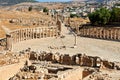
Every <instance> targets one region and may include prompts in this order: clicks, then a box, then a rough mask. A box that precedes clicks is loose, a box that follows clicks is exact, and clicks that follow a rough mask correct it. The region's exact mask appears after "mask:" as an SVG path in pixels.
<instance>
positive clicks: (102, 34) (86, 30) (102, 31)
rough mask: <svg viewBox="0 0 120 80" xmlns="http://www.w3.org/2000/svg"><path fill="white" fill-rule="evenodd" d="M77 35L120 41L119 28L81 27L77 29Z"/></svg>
mask: <svg viewBox="0 0 120 80" xmlns="http://www.w3.org/2000/svg"><path fill="white" fill-rule="evenodd" d="M78 35H80V36H83V37H90V38H98V39H107V40H118V41H120V28H105V27H83V28H82V29H80V30H79V33H78Z"/></svg>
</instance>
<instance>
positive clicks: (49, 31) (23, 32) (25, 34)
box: [11, 27, 57, 43]
mask: <svg viewBox="0 0 120 80" xmlns="http://www.w3.org/2000/svg"><path fill="white" fill-rule="evenodd" d="M54 36H57V29H56V28H48V27H46V28H26V29H20V30H16V31H13V32H11V37H12V39H13V43H16V42H20V41H24V40H30V39H40V38H46V37H54Z"/></svg>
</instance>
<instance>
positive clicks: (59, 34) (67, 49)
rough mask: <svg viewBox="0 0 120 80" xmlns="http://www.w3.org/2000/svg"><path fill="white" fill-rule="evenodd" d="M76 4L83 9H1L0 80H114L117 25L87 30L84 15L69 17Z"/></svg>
mask: <svg viewBox="0 0 120 80" xmlns="http://www.w3.org/2000/svg"><path fill="white" fill-rule="evenodd" d="M79 4H81V7H83V6H85V4H84V3H75V2H73V3H72V2H71V3H64V4H63V3H21V4H17V5H14V6H7V7H1V11H0V80H119V79H120V28H119V26H117V27H114V28H109V29H108V28H101V27H97V28H96V27H88V26H87V25H89V24H88V23H89V22H90V21H89V19H88V18H87V17H85V16H84V15H83V16H82V14H81V16H82V17H79V16H77V17H75V18H70V16H71V15H70V13H69V11H68V9H71V7H73V8H77V7H80V6H79ZM46 8H48V9H49V10H48V12H44V9H46ZM77 9H78V8H77ZM71 10H74V9H71ZM90 10H91V9H90ZM45 11H47V10H45ZM73 13H74V12H73ZM78 17H79V18H78Z"/></svg>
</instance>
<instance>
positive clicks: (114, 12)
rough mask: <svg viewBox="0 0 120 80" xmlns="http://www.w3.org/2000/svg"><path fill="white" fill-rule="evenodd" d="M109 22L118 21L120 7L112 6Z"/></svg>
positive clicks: (119, 19)
mask: <svg viewBox="0 0 120 80" xmlns="http://www.w3.org/2000/svg"><path fill="white" fill-rule="evenodd" d="M110 21H111V22H120V8H113V9H112V11H111V20H110Z"/></svg>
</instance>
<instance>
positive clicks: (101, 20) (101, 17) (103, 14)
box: [88, 8, 111, 25]
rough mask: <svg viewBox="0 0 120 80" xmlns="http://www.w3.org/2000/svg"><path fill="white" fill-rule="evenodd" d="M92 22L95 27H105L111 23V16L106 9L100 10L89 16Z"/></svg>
mask: <svg viewBox="0 0 120 80" xmlns="http://www.w3.org/2000/svg"><path fill="white" fill-rule="evenodd" d="M88 17H89V19H90V22H91V23H92V24H93V25H105V24H107V23H108V22H109V20H110V17H111V14H110V11H109V10H108V9H106V8H100V9H99V10H96V11H95V12H93V13H90V14H89V15H88Z"/></svg>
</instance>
